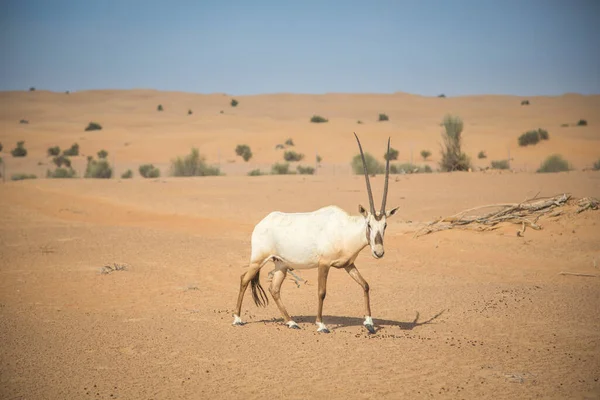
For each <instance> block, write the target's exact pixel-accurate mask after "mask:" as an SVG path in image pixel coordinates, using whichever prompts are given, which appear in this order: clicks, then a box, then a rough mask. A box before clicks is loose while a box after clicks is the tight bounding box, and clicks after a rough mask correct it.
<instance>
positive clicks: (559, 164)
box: [537, 154, 571, 172]
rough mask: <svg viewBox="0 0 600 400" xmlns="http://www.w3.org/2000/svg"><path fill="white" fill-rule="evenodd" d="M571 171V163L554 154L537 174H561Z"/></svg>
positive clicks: (543, 163)
mask: <svg viewBox="0 0 600 400" xmlns="http://www.w3.org/2000/svg"><path fill="white" fill-rule="evenodd" d="M570 169H571V168H570V167H569V162H568V161H567V160H565V159H564V158H562V156H561V155H560V154H552V155H551V156H549V157H548V158H546V159H545V160H544V162H542V165H540V168H539V169H538V170H537V172H561V171H568V170H570Z"/></svg>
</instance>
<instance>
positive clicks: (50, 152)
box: [48, 146, 60, 157]
mask: <svg viewBox="0 0 600 400" xmlns="http://www.w3.org/2000/svg"><path fill="white" fill-rule="evenodd" d="M59 154H60V147H58V146H54V147H49V148H48V157H51V156H57V155H59Z"/></svg>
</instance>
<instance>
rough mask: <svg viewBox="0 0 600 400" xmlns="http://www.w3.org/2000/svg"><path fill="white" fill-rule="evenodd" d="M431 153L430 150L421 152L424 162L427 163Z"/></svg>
mask: <svg viewBox="0 0 600 400" xmlns="http://www.w3.org/2000/svg"><path fill="white" fill-rule="evenodd" d="M430 155H431V152H430V151H429V150H421V157H423V161H427V159H428V158H429V156H430Z"/></svg>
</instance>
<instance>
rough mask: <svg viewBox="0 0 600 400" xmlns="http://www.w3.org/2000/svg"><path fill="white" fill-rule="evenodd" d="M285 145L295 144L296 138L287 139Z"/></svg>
mask: <svg viewBox="0 0 600 400" xmlns="http://www.w3.org/2000/svg"><path fill="white" fill-rule="evenodd" d="M285 145H286V146H293V145H294V140H292V138H289V139H288V140H286V141H285Z"/></svg>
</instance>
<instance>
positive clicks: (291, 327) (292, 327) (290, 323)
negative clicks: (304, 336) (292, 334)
mask: <svg viewBox="0 0 600 400" xmlns="http://www.w3.org/2000/svg"><path fill="white" fill-rule="evenodd" d="M286 325H287V326H288V328H290V329H300V327H299V326H298V324H297V323H295V322H294V321H289V322H287V323H286Z"/></svg>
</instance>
